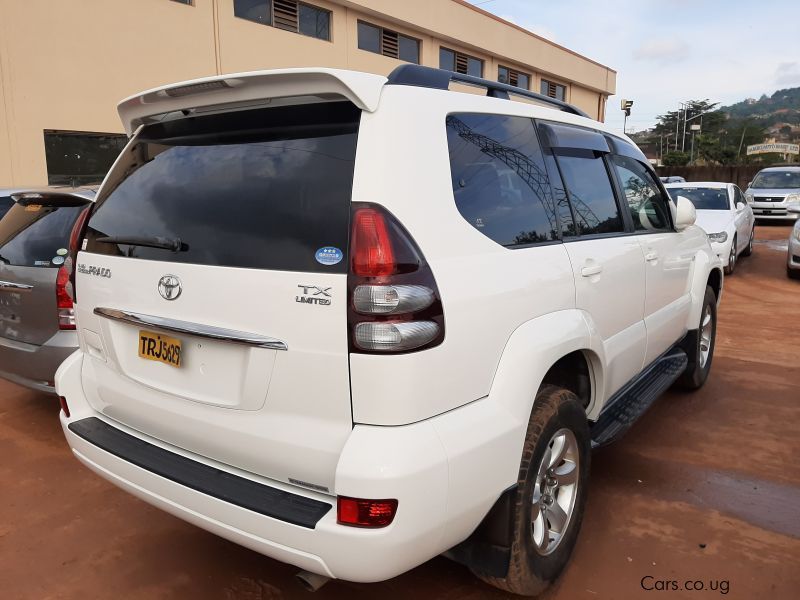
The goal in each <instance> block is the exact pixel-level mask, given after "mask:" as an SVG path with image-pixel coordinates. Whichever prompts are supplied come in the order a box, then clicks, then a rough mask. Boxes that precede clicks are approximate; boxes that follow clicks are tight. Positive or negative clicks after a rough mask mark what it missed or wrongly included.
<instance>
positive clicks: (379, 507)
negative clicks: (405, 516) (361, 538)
mask: <svg viewBox="0 0 800 600" xmlns="http://www.w3.org/2000/svg"><path fill="white" fill-rule="evenodd" d="M395 514H397V500H364V499H362V498H347V497H345V496H339V497H338V498H337V499H336V521H337V522H338V523H339V524H340V525H350V526H353V527H386V526H387V525H390V524H391V523H392V521H394V516H395Z"/></svg>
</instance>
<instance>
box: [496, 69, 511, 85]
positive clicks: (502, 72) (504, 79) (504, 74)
mask: <svg viewBox="0 0 800 600" xmlns="http://www.w3.org/2000/svg"><path fill="white" fill-rule="evenodd" d="M497 81H499V82H500V83H511V78H510V76H509V73H508V69H507V68H505V67H498V69H497Z"/></svg>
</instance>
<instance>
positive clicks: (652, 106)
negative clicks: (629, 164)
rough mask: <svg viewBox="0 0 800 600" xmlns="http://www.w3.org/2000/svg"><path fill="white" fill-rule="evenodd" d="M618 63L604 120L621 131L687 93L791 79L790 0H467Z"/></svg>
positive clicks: (768, 86) (636, 127) (796, 18)
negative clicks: (627, 110)
mask: <svg viewBox="0 0 800 600" xmlns="http://www.w3.org/2000/svg"><path fill="white" fill-rule="evenodd" d="M469 1H470V2H472V4H474V5H476V6H479V7H480V8H482V9H484V10H487V11H489V12H492V13H494V14H496V15H497V16H499V17H502V18H504V19H506V20H508V21H511V22H513V23H515V24H517V25H519V26H521V27H524V28H526V29H528V30H530V31H532V32H534V33H536V34H538V35H540V36H542V37H545V38H547V39H550V40H552V41H554V42H556V43H558V44H560V45H562V46H565V47H567V48H569V49H570V50H574V51H575V52H578V53H580V54H583V55H584V56H587V57H589V58H591V59H592V60H595V61H597V62H599V63H602V64H604V65H606V66H608V67H611V68H612V69H614V70H615V71H617V95H615V96H612V97H611V98H609V101H608V107H607V110H606V122H607V123H609V124H610V125H611V126H613V127H617V128H619V130H620V131H621V130H622V127H623V114H622V111H621V110H620V108H619V103H620V99H621V98H626V99H629V100H633V101H634V106H633V109H632V113H631V116H630V117H629V118H628V133H631V132H632V131H641V130H642V129H646V128H648V127H652V126H653V125H654V124H655V122H656V116H658V115H660V114H664V113H665V112H667V111H670V110H677V109H678V103H679V102H682V101H686V100H704V99H706V98H708V99H710V100H711V101H712V102H720V103H721V104H722V105H723V106H724V105H727V104H733V103H734V102H739V101H741V100H744V99H745V98H750V97H754V98H759V97H760V96H761V95H762V94H767V95H771V94H772V93H773V92H775V91H776V90H779V89H782V88H787V87H797V86H800V42H798V39H799V38H798V31H799V30H800V1H799V0H761V1H759V2H755V1H753V0H750V1H745V0H727V1H724V0H658V1H656V0H638V1H637V0H626V1H624V0H602V1H599V0H593V1H592V0H557V1H556V2H553V1H552V0H489V1H486V0H469Z"/></svg>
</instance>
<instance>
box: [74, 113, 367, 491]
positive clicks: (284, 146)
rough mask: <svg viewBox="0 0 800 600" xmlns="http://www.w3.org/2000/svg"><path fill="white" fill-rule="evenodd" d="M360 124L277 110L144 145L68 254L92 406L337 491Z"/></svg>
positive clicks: (275, 474)
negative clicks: (72, 256)
mask: <svg viewBox="0 0 800 600" xmlns="http://www.w3.org/2000/svg"><path fill="white" fill-rule="evenodd" d="M360 114H361V113H360V110H358V109H357V108H356V107H355V106H354V105H353V104H352V103H350V102H333V103H326V104H312V105H305V106H287V107H281V108H273V109H259V110H246V111H238V112H231V113H223V114H217V115H209V116H203V117H197V118H187V119H181V120H178V121H172V122H169V123H164V124H152V125H149V126H146V127H144V128H143V129H142V130H141V131H140V132H139V133H138V134H137V137H136V138H134V140H133V142H132V143H131V144H130V145H129V147H128V148H127V149H126V150H125V153H124V154H123V157H122V158H121V159H120V162H118V164H117V165H116V166H115V168H114V170H113V171H112V175H111V176H110V179H109V181H107V182H106V183H105V184H104V189H103V191H101V195H100V196H99V197H98V206H97V207H96V210H95V211H94V214H93V215H92V216H91V217H90V219H89V223H88V228H87V232H86V239H85V241H84V251H82V252H80V253H79V255H78V257H77V280H76V282H77V288H76V289H77V312H78V324H79V330H80V334H81V340H82V345H83V348H84V350H85V352H86V353H87V354H88V356H89V357H90V358H89V359H88V360H86V361H84V377H83V385H84V390H85V391H86V393H87V396H88V397H89V401H90V403H91V404H92V405H93V406H94V408H95V409H96V410H98V411H100V412H102V413H104V414H105V415H107V416H108V417H110V418H112V419H115V420H117V421H119V422H121V423H123V424H125V425H127V426H129V427H131V428H133V429H136V430H139V431H141V432H143V433H146V434H148V435H151V436H153V437H155V438H157V439H160V440H163V441H165V442H167V443H170V444H173V445H176V446H178V447H181V448H184V449H186V450H189V451H191V452H195V453H198V454H200V455H203V456H206V457H209V458H212V459H214V460H217V461H220V462H223V463H227V464H230V465H232V466H235V467H238V468H241V469H244V470H246V471H250V472H253V473H257V474H259V475H263V476H266V477H271V478H274V479H279V480H283V481H290V482H294V483H302V484H305V485H307V486H309V487H312V488H314V489H320V490H323V491H325V490H332V489H333V480H334V473H335V468H336V463H337V461H338V458H339V453H340V451H341V448H342V447H343V445H344V442H345V440H346V438H347V436H348V435H349V433H350V431H351V429H352V418H351V406H350V385H349V370H348V342H347V314H346V295H347V244H348V232H349V215H350V195H351V190H352V180H353V170H354V161H355V150H356V140H357V130H358V122H359V119H360ZM115 173H116V174H119V173H124V175H117V176H116V179H114V176H115V175H114V174H115Z"/></svg>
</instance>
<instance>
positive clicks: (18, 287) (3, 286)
mask: <svg viewBox="0 0 800 600" xmlns="http://www.w3.org/2000/svg"><path fill="white" fill-rule="evenodd" d="M32 289H33V286H32V285H28V284H26V283H14V282H13V281H0V290H7V291H11V292H30V291H31V290H32Z"/></svg>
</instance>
